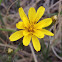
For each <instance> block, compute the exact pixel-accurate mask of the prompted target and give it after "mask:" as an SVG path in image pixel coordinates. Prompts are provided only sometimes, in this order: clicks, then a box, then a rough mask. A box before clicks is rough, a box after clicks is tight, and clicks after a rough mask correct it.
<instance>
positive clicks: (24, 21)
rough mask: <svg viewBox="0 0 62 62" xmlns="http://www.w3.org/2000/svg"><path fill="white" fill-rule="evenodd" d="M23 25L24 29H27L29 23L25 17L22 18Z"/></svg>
mask: <svg viewBox="0 0 62 62" xmlns="http://www.w3.org/2000/svg"><path fill="white" fill-rule="evenodd" d="M23 23H24V25H25V26H26V27H29V21H28V20H27V19H26V18H25V17H23Z"/></svg>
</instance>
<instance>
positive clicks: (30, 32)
mask: <svg viewBox="0 0 62 62" xmlns="http://www.w3.org/2000/svg"><path fill="white" fill-rule="evenodd" d="M44 11H45V8H44V7H43V6H40V7H39V8H38V10H37V12H36V10H35V9H34V8H33V7H31V8H30V9H29V11H28V17H27V16H26V14H25V12H24V10H23V8H22V7H21V8H19V15H20V17H21V19H22V21H20V22H18V23H17V24H16V27H17V28H18V29H21V30H19V31H17V32H15V33H13V34H12V35H11V36H10V37H9V39H10V41H16V40H18V39H20V38H22V37H23V45H25V46H28V45H29V43H30V41H31V39H32V43H33V46H34V49H35V50H36V51H40V49H41V45H40V42H39V40H38V38H44V36H45V35H49V36H53V35H54V34H53V33H51V32H50V31H48V30H46V29H43V28H44V27H47V26H49V25H50V24H51V23H52V19H51V18H46V19H44V20H41V21H40V22H38V21H39V19H40V18H41V17H42V16H43V14H44Z"/></svg>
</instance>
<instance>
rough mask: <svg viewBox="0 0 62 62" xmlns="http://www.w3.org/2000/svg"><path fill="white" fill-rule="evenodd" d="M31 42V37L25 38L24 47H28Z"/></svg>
mask: <svg viewBox="0 0 62 62" xmlns="http://www.w3.org/2000/svg"><path fill="white" fill-rule="evenodd" d="M30 41H31V36H30V35H27V36H24V38H23V45H25V46H28V45H29V43H30Z"/></svg>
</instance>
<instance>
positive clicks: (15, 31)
mask: <svg viewBox="0 0 62 62" xmlns="http://www.w3.org/2000/svg"><path fill="white" fill-rule="evenodd" d="M0 30H1V31H10V32H16V30H11V29H3V28H0Z"/></svg>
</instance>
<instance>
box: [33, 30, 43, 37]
mask: <svg viewBox="0 0 62 62" xmlns="http://www.w3.org/2000/svg"><path fill="white" fill-rule="evenodd" d="M33 35H35V36H37V37H38V38H44V33H43V32H42V31H41V30H35V32H34V33H33Z"/></svg>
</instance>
